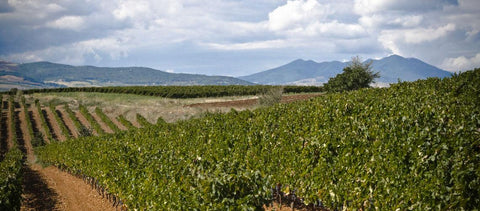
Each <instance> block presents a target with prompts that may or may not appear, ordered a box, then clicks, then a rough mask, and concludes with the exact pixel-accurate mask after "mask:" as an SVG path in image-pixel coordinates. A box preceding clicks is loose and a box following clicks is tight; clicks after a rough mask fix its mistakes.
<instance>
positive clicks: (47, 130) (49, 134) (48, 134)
mask: <svg viewBox="0 0 480 211" xmlns="http://www.w3.org/2000/svg"><path fill="white" fill-rule="evenodd" d="M35 106H36V108H37V112H38V115H39V116H40V121H41V124H42V126H43V130H44V131H45V136H46V137H47V139H48V140H49V141H50V142H53V141H54V140H55V139H54V138H53V135H52V132H51V131H50V127H48V123H47V120H46V118H45V115H44V114H43V111H42V107H41V105H40V102H39V101H38V100H35Z"/></svg>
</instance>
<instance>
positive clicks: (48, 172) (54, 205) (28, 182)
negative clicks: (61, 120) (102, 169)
mask: <svg viewBox="0 0 480 211" xmlns="http://www.w3.org/2000/svg"><path fill="white" fill-rule="evenodd" d="M24 170H25V174H24V192H25V193H24V195H23V198H24V200H23V203H22V207H21V210H67V211H70V210H72V211H74V210H75V211H76V210H92V211H93V210H115V208H114V207H112V206H111V203H110V202H108V200H106V198H102V197H101V196H100V195H99V194H98V193H97V192H96V191H95V190H93V189H91V188H90V186H89V185H87V184H86V183H85V182H84V181H83V180H82V179H80V178H77V177H75V176H73V175H71V174H68V173H66V172H63V171H60V170H59V169H58V168H56V167H53V166H48V167H45V168H43V167H42V166H40V165H38V164H34V165H31V166H26V167H25V169H24Z"/></svg>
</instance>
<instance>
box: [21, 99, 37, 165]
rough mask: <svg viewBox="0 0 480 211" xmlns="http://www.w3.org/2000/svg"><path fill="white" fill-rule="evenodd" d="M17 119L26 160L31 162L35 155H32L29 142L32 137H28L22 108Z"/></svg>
mask: <svg viewBox="0 0 480 211" xmlns="http://www.w3.org/2000/svg"><path fill="white" fill-rule="evenodd" d="M19 119H20V130H21V131H22V134H23V142H24V147H25V150H26V153H27V160H28V162H30V163H32V162H33V161H34V160H35V157H34V155H33V147H32V143H31V140H32V137H30V133H29V132H28V128H27V122H26V115H25V112H24V110H23V108H22V109H20V113H19Z"/></svg>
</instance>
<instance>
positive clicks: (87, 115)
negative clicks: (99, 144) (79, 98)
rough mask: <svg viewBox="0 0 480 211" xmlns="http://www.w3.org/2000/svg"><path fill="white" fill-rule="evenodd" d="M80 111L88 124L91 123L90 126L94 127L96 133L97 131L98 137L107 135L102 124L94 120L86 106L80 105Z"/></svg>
mask: <svg viewBox="0 0 480 211" xmlns="http://www.w3.org/2000/svg"><path fill="white" fill-rule="evenodd" d="M78 109H79V110H80V113H82V114H83V116H84V117H85V119H87V120H88V122H90V125H92V127H93V129H94V130H95V131H97V134H98V135H104V134H105V131H104V130H103V129H102V127H101V126H100V124H98V122H97V121H96V120H95V119H94V118H93V116H92V115H91V114H90V112H89V111H88V109H87V108H86V107H85V106H83V105H79V106H78Z"/></svg>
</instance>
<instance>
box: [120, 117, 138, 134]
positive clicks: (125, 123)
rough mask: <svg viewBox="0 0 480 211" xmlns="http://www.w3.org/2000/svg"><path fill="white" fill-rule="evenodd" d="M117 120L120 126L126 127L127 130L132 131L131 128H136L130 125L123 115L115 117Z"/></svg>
mask: <svg viewBox="0 0 480 211" xmlns="http://www.w3.org/2000/svg"><path fill="white" fill-rule="evenodd" d="M117 120H118V121H119V122H120V123H121V124H122V125H124V126H125V127H127V129H128V130H130V129H133V128H136V127H135V126H133V124H132V123H131V122H130V121H128V120H127V119H126V118H125V116H123V115H119V116H118V117H117Z"/></svg>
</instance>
